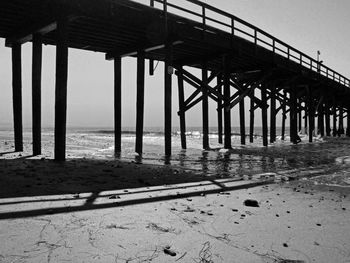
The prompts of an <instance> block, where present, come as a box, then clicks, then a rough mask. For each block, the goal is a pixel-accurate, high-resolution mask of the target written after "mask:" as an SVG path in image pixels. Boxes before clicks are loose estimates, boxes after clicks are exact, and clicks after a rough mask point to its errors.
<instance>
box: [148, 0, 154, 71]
mask: <svg viewBox="0 0 350 263" xmlns="http://www.w3.org/2000/svg"><path fill="white" fill-rule="evenodd" d="M149 5H150V6H151V7H154V0H150V3H149ZM149 75H150V76H153V75H154V60H153V59H150V60H149Z"/></svg>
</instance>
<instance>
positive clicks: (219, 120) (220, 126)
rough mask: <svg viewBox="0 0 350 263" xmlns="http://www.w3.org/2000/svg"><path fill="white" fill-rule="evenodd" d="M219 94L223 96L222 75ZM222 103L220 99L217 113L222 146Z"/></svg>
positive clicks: (218, 81)
mask: <svg viewBox="0 0 350 263" xmlns="http://www.w3.org/2000/svg"><path fill="white" fill-rule="evenodd" d="M217 85H218V93H219V94H222V85H221V75H219V76H218V77H217ZM222 103H223V102H222V101H221V100H219V99H218V102H217V113H218V142H219V143H220V144H222V109H223V107H222Z"/></svg>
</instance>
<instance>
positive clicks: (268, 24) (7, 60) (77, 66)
mask: <svg viewBox="0 0 350 263" xmlns="http://www.w3.org/2000/svg"><path fill="white" fill-rule="evenodd" d="M140 1H141V0H140ZM171 1H173V2H174V1H175V2H176V3H177V4H179V3H180V2H185V0H169V2H171ZM204 2H206V3H208V4H210V5H213V6H215V7H217V8H219V9H223V10H225V11H226V12H229V13H232V14H234V15H236V16H238V17H240V18H242V19H244V20H246V21H247V22H249V23H251V24H254V25H256V26H258V27H259V28H261V29H263V30H264V31H266V32H268V33H270V34H272V35H274V36H275V37H277V38H279V39H281V40H282V41H284V42H286V43H288V44H289V45H291V46H293V47H295V48H297V49H299V50H301V51H303V52H304V53H306V54H308V55H310V56H311V57H314V58H316V56H317V50H319V51H320V52H321V56H320V57H321V58H320V59H321V60H323V61H324V64H325V65H326V66H329V67H330V68H332V69H334V70H336V71H338V72H339V73H341V74H343V75H344V76H346V77H348V78H350V31H349V26H350V16H349V13H348V11H349V10H350V1H349V0H332V1H329V0H307V1H305V0H293V1H290V0H206V1H204ZM31 49H32V45H31V43H27V44H25V45H23V48H22V54H23V55H22V72H23V73H22V74H23V76H22V78H23V79H22V83H23V84H22V85H23V125H24V127H31V118H32V117H31V59H32V57H31V53H32V52H31ZM122 63H123V72H122V79H123V80H122V86H123V87H122V97H123V105H122V107H123V112H122V119H123V121H122V125H123V127H133V126H135V123H136V59H134V58H123V62H122ZM147 73H148V63H146V81H145V83H146V84H145V122H144V125H145V126H146V127H155V126H156V127H159V126H160V127H162V126H163V122H164V120H163V119H164V118H163V107H164V106H163V100H164V99H163V97H164V94H163V83H164V81H163V64H162V63H159V65H158V67H157V69H156V72H155V76H148V74H147ZM11 83H12V75H11V49H9V48H6V47H5V42H4V39H0V91H1V93H0V127H1V126H6V125H12V118H13V117H12V86H11V85H12V84H11ZM113 89H114V88H113V62H111V61H106V60H105V54H102V53H94V52H87V51H79V50H75V49H70V50H69V68H68V104H67V125H68V127H79V126H85V127H86V126H88V127H113ZM192 91H193V88H191V87H190V86H185V93H186V95H187V96H188V95H189V94H190V93H191V92H192ZM54 94H55V47H53V46H44V48H43V72H42V125H43V127H53V125H54V105H55V103H54ZM172 96H173V106H172V109H173V120H172V122H173V126H174V127H176V126H179V120H178V117H177V111H178V94H177V80H176V78H175V76H174V77H173V93H172ZM209 107H210V116H209V121H210V126H215V125H216V123H217V120H216V107H215V104H214V103H213V102H210V105H209ZM236 108H237V107H236ZM200 110H201V105H200V104H199V105H197V106H196V107H195V108H193V109H191V110H190V111H188V112H187V113H186V118H187V125H188V126H201V111H200ZM259 119H260V118H259V117H257V125H259V122H260V120H259ZM246 123H247V124H248V123H249V119H248V118H247V119H246ZM238 124H239V120H238V114H237V109H234V110H233V111H232V125H233V126H238Z"/></svg>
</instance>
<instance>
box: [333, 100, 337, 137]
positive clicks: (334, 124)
mask: <svg viewBox="0 0 350 263" xmlns="http://www.w3.org/2000/svg"><path fill="white" fill-rule="evenodd" d="M332 111H333V131H332V135H333V137H336V136H337V105H336V104H335V99H334V101H333V109H332Z"/></svg>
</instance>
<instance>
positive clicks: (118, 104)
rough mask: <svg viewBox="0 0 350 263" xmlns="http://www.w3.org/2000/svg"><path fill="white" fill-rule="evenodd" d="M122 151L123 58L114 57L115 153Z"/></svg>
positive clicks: (118, 153)
mask: <svg viewBox="0 0 350 263" xmlns="http://www.w3.org/2000/svg"><path fill="white" fill-rule="evenodd" d="M121 151H122V59H121V57H115V58H114V153H115V155H116V156H118V155H120V153H121Z"/></svg>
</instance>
